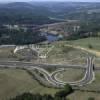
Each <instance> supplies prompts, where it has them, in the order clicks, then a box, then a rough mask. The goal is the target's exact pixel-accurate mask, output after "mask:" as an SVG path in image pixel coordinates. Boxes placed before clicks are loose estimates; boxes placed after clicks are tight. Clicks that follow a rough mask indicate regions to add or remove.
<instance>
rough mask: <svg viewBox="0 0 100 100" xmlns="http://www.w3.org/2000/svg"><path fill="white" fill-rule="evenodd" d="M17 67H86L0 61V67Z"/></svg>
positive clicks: (81, 67) (80, 67) (83, 66)
mask: <svg viewBox="0 0 100 100" xmlns="http://www.w3.org/2000/svg"><path fill="white" fill-rule="evenodd" d="M4 66H5V67H11V66H12V67H13V68H14V67H15V68H16V67H18V68H29V67H31V66H33V67H34V66H37V67H41V68H75V69H85V68H86V67H85V66H86V65H69V64H67V65H66V64H48V63H45V64H34V63H31V62H21V61H0V67H4Z"/></svg>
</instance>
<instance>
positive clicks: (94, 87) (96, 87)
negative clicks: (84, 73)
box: [68, 71, 100, 100]
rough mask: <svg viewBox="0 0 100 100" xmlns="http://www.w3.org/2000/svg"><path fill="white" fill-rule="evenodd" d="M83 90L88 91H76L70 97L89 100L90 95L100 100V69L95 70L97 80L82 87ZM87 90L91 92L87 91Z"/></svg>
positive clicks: (76, 99) (74, 99) (71, 99)
mask: <svg viewBox="0 0 100 100" xmlns="http://www.w3.org/2000/svg"><path fill="white" fill-rule="evenodd" d="M81 90H86V91H84V92H82V91H75V92H74V93H73V94H71V95H69V96H68V98H70V100H88V98H89V97H94V98H95V100H100V71H95V81H94V82H93V83H92V84H89V85H86V86H84V87H81ZM87 90H88V91H90V92H87ZM92 91H95V92H92ZM77 97H78V98H77Z"/></svg>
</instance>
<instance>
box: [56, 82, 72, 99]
mask: <svg viewBox="0 0 100 100" xmlns="http://www.w3.org/2000/svg"><path fill="white" fill-rule="evenodd" d="M72 92H73V89H72V87H71V86H70V85H69V84H66V85H65V87H64V89H63V90H62V91H59V92H57V93H56V94H55V96H57V97H61V98H66V96H67V95H69V94H70V93H72Z"/></svg>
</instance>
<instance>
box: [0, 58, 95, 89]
mask: <svg viewBox="0 0 100 100" xmlns="http://www.w3.org/2000/svg"><path fill="white" fill-rule="evenodd" d="M93 63H94V58H92V57H88V58H87V65H58V64H33V63H29V62H19V61H0V68H19V69H22V68H24V69H27V70H34V69H37V70H38V71H39V72H40V73H42V74H43V75H44V77H45V79H46V80H47V81H48V82H49V83H50V84H51V85H52V86H53V87H57V88H62V87H64V85H65V84H67V83H68V84H70V85H72V86H83V85H86V84H89V83H91V82H92V81H93V80H94V76H95V75H94V71H93V67H94V65H93ZM45 68H56V69H59V70H57V71H54V72H53V73H49V72H48V71H46V70H45ZM65 68H74V69H85V70H86V71H85V75H84V77H83V78H82V79H81V80H79V81H76V82H63V81H61V80H59V79H57V77H56V76H57V74H58V73H59V72H63V71H65Z"/></svg>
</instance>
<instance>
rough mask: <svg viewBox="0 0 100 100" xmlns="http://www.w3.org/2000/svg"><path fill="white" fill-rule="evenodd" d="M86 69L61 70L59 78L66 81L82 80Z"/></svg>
mask: <svg viewBox="0 0 100 100" xmlns="http://www.w3.org/2000/svg"><path fill="white" fill-rule="evenodd" d="M84 74H85V71H84V70H79V69H66V71H64V72H60V73H59V74H58V75H57V78H58V79H60V80H62V81H64V82H74V81H78V80H81V79H82V78H83V77H84Z"/></svg>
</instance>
